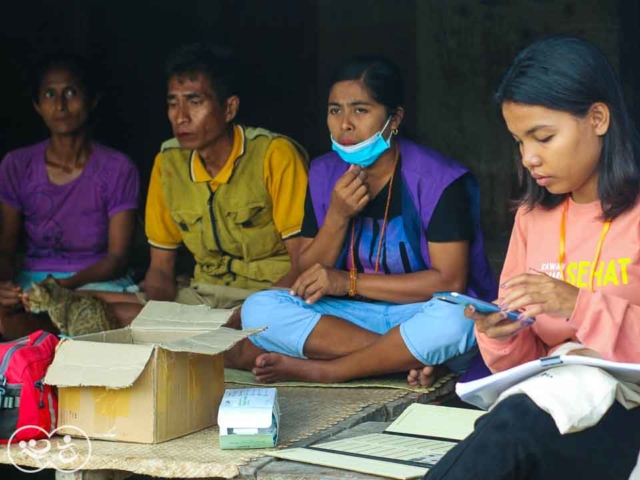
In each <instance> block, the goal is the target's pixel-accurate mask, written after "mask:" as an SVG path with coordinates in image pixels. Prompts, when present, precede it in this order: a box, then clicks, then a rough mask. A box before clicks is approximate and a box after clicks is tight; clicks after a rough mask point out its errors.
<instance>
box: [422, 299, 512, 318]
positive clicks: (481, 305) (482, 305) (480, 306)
mask: <svg viewBox="0 0 640 480" xmlns="http://www.w3.org/2000/svg"><path fill="white" fill-rule="evenodd" d="M433 298H436V299H438V300H441V301H443V302H447V303H453V304H455V305H462V306H463V307H466V306H467V305H472V306H473V308H475V309H476V312H478V313H484V314H486V315H488V314H490V313H496V312H500V311H501V310H500V307H499V306H498V305H496V304H495V303H490V302H485V301H484V300H479V299H477V298H473V297H470V296H469V295H464V294H462V293H458V292H436V293H434V294H433ZM519 315H520V314H519V313H518V312H509V313H507V319H508V320H511V321H512V322H517V321H518V316H519Z"/></svg>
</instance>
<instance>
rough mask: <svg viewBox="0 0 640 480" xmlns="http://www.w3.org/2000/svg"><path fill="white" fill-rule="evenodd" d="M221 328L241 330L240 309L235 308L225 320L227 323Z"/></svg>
mask: <svg viewBox="0 0 640 480" xmlns="http://www.w3.org/2000/svg"><path fill="white" fill-rule="evenodd" d="M222 326H223V327H227V328H233V329H234V330H242V319H241V318H240V307H238V308H236V309H235V310H234V311H233V313H232V314H231V315H230V316H229V318H228V319H227V323H225V324H224V325H222Z"/></svg>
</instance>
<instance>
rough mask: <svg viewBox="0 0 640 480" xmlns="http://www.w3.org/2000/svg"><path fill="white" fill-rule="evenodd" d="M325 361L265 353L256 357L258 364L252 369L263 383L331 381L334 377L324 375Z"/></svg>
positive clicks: (257, 379)
mask: <svg viewBox="0 0 640 480" xmlns="http://www.w3.org/2000/svg"><path fill="white" fill-rule="evenodd" d="M325 363H326V362H325V361H323V360H306V359H302V358H294V357H289V356H287V355H282V354H280V353H263V354H262V355H259V356H258V357H257V358H256V366H255V367H254V368H253V370H251V371H252V372H253V374H254V375H255V376H256V381H258V382H261V383H274V382H282V381H287V380H301V381H307V382H319V383H331V382H332V379H330V378H325V377H324V375H323V371H324V370H325V368H322V367H323V366H324V365H323V364H325Z"/></svg>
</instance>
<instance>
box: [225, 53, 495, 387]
mask: <svg viewBox="0 0 640 480" xmlns="http://www.w3.org/2000/svg"><path fill="white" fill-rule="evenodd" d="M328 100H329V101H328V106H327V125H328V127H329V132H330V134H331V141H332V149H333V151H332V152H330V153H328V154H326V155H323V156H321V157H319V158H316V159H315V160H313V161H312V162H311V168H310V172H309V190H308V193H307V198H306V205H305V216H304V222H303V225H302V232H301V236H302V237H303V240H304V241H303V244H302V245H303V246H302V249H301V253H300V259H299V265H300V267H301V269H304V271H303V273H302V274H301V275H300V277H299V278H298V279H297V280H296V282H295V283H294V284H293V285H292V287H291V289H290V291H278V290H271V291H265V292H259V293H256V294H254V295H252V296H251V297H249V298H248V299H247V300H246V302H245V303H244V304H243V306H242V325H243V327H244V328H251V327H259V326H267V327H268V328H267V329H266V330H264V331H262V332H260V333H258V334H257V335H254V336H252V337H250V338H249V339H248V340H247V341H245V342H243V343H241V344H239V346H238V348H235V349H233V350H232V351H231V352H227V354H226V356H225V361H226V363H227V365H228V366H235V367H239V368H245V369H251V370H252V371H253V373H254V374H255V376H256V379H257V380H258V381H261V382H275V381H281V380H304V381H313V382H326V383H332V382H343V381H347V380H351V379H355V378H359V377H367V376H373V375H380V374H385V373H392V372H401V371H409V372H410V373H409V376H408V381H409V383H410V384H412V385H417V384H421V385H425V386H428V385H430V384H431V383H432V382H433V381H434V378H435V366H437V365H442V364H445V365H446V366H447V367H448V368H450V369H451V370H454V371H457V372H460V371H463V370H465V369H466V368H467V366H468V364H469V362H470V361H471V359H472V358H474V355H475V354H476V344H475V337H474V335H473V327H472V325H470V323H469V321H468V319H466V318H465V317H464V314H463V309H462V308H461V307H458V306H455V305H450V304H447V303H444V302H441V301H437V300H434V299H433V298H432V297H433V294H434V292H437V291H442V290H456V291H464V292H467V293H469V294H471V295H474V296H476V297H480V298H484V299H485V300H493V299H494V298H495V295H496V281H495V277H494V276H493V273H492V272H491V269H490V267H489V264H488V262H487V259H486V256H485V254H484V247H483V241H482V232H481V231H480V222H479V218H478V217H479V208H478V200H479V197H478V188H477V182H476V181H475V179H474V178H473V176H472V175H471V174H470V173H468V172H467V171H466V169H464V168H463V167H462V166H461V165H459V164H458V163H457V162H455V161H453V160H450V159H448V158H446V157H444V156H443V155H442V154H440V153H438V152H436V151H434V150H432V149H429V148H427V147H424V146H421V145H418V144H416V143H413V142H411V141H409V140H407V139H403V138H401V137H398V136H397V133H398V128H399V126H400V124H401V123H402V120H403V116H404V108H403V88H402V77H401V74H400V71H399V69H398V68H397V67H396V66H395V65H394V64H393V63H391V62H389V61H388V60H386V59H383V58H379V57H363V58H357V59H354V60H352V61H350V62H347V63H345V64H344V65H342V66H341V67H340V68H339V69H338V70H337V71H336V73H335V74H334V77H333V80H332V82H331V89H330V92H329V99H328Z"/></svg>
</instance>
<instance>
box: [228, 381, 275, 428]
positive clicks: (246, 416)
mask: <svg viewBox="0 0 640 480" xmlns="http://www.w3.org/2000/svg"><path fill="white" fill-rule="evenodd" d="M277 392H278V391H277V389H275V388H237V389H227V390H226V391H225V392H224V396H223V397H222V402H221V403H220V409H219V410H218V425H219V426H220V429H221V430H222V429H230V428H232V429H234V431H235V432H236V433H239V432H238V431H237V430H238V429H264V428H271V427H272V426H273V417H274V415H275V416H277V415H278V414H279V410H278V403H277V402H278V399H277ZM255 433H259V432H258V431H257V430H256V432H255Z"/></svg>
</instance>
